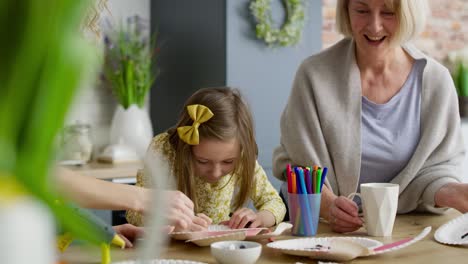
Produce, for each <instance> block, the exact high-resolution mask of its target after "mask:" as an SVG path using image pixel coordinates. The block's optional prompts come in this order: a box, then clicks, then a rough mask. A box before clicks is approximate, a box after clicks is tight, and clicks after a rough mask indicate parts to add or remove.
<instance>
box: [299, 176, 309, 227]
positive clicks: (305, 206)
mask: <svg viewBox="0 0 468 264" xmlns="http://www.w3.org/2000/svg"><path fill="white" fill-rule="evenodd" d="M298 171H299V174H300V176H299V181H300V184H301V191H302V193H303V194H305V195H304V196H303V198H304V202H303V203H302V202H301V200H302V199H298V200H299V203H300V204H301V205H300V206H301V209H302V210H301V211H302V212H305V215H304V213H303V214H302V215H303V219H304V221H303V223H304V225H305V229H306V233H307V234H312V229H311V226H310V225H309V223H310V222H311V221H312V213H311V212H310V203H309V197H308V196H307V188H306V185H305V181H304V171H303V170H298Z"/></svg>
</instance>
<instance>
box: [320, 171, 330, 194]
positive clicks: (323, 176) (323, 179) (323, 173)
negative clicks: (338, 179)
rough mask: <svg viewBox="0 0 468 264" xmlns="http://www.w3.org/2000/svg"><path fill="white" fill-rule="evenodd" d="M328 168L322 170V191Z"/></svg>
mask: <svg viewBox="0 0 468 264" xmlns="http://www.w3.org/2000/svg"><path fill="white" fill-rule="evenodd" d="M327 172H328V168H327V167H324V168H323V171H322V181H321V183H320V193H321V192H322V187H323V185H324V184H325V178H326V177H327Z"/></svg>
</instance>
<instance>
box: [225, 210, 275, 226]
mask: <svg viewBox="0 0 468 264" xmlns="http://www.w3.org/2000/svg"><path fill="white" fill-rule="evenodd" d="M222 224H225V225H227V226H229V227H230V228H232V229H237V228H255V227H270V226H273V225H274V224H275V217H274V216H273V214H272V213H271V212H269V211H260V212H258V213H255V212H254V211H252V209H249V208H241V209H239V210H237V211H235V212H234V213H233V214H232V217H231V219H230V220H229V221H225V222H223V223H222Z"/></svg>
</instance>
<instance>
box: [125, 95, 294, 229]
mask: <svg viewBox="0 0 468 264" xmlns="http://www.w3.org/2000/svg"><path fill="white" fill-rule="evenodd" d="M257 152H258V149H257V143H256V142H255V137H254V129H253V119H252V116H251V114H250V112H249V109H248V107H247V105H246V103H245V102H244V100H243V99H242V97H241V95H240V93H239V91H238V90H236V89H231V88H227V87H224V88H206V89H201V90H199V91H197V92H196V93H195V94H193V95H192V96H191V97H190V98H189V99H188V101H187V102H186V104H185V106H184V108H183V111H182V113H181V115H180V118H179V122H178V123H177V125H176V127H174V128H171V129H169V130H168V131H167V132H165V133H162V134H159V135H157V136H156V137H155V138H154V139H153V141H152V143H151V144H150V147H149V148H148V152H147V156H148V155H152V156H151V157H158V156H159V157H163V159H166V162H167V163H168V164H169V167H170V168H171V173H172V175H171V176H172V177H174V178H175V181H176V185H177V189H178V190H179V191H181V192H183V193H185V194H186V195H187V196H188V197H189V198H190V199H191V200H192V201H193V203H194V210H195V213H203V214H204V215H200V217H201V218H203V219H206V221H207V224H209V223H211V221H212V222H213V223H214V224H218V223H223V224H226V225H228V226H229V227H231V228H243V227H246V226H250V227H270V226H273V225H275V224H278V223H280V222H281V221H282V220H283V218H284V215H285V212H286V207H285V205H284V203H283V202H282V200H281V198H280V197H279V195H278V193H277V191H276V190H275V189H274V188H273V186H272V185H271V183H270V182H269V181H268V178H267V176H266V173H265V171H264V170H263V168H262V167H261V166H260V165H259V164H258V162H257V161H256V160H257ZM155 153H157V154H159V155H154V154H155ZM137 185H140V186H146V187H147V186H149V178H148V177H146V176H145V175H144V174H142V173H139V175H137ZM249 198H250V199H251V200H252V202H253V205H254V206H255V208H256V209H257V212H254V211H253V210H251V209H249V208H246V207H245V206H246V203H247V202H248V199H249ZM205 215H206V216H207V217H206V216H205ZM231 215H232V216H231ZM208 218H209V219H208ZM127 220H128V222H129V223H132V224H135V225H141V224H142V219H141V215H140V214H139V213H137V212H133V211H128V212H127Z"/></svg>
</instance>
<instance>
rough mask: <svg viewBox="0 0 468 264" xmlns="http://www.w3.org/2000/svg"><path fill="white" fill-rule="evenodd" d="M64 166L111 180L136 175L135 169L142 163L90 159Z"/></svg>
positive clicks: (87, 174) (140, 166) (84, 173)
mask: <svg viewBox="0 0 468 264" xmlns="http://www.w3.org/2000/svg"><path fill="white" fill-rule="evenodd" d="M65 167H66V168H68V169H71V170H73V171H76V172H78V173H80V174H83V175H86V176H90V177H95V178H98V179H101V180H112V179H119V178H128V177H136V173H137V171H138V170H139V169H141V168H143V163H142V162H126V163H116V164H111V163H100V162H96V161H92V162H90V163H87V164H85V165H80V166H65Z"/></svg>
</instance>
